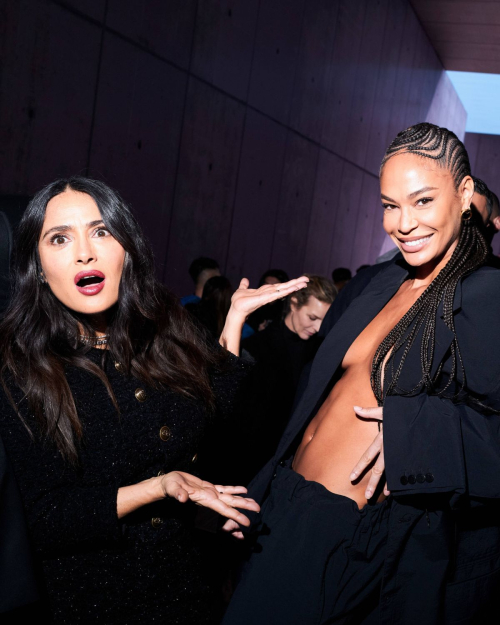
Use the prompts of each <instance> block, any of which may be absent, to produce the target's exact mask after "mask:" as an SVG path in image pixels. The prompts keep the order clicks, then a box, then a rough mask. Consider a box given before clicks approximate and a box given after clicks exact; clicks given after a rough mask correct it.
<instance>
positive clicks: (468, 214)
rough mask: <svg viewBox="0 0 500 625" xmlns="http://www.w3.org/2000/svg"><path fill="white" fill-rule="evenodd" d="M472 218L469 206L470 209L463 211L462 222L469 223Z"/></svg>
mask: <svg viewBox="0 0 500 625" xmlns="http://www.w3.org/2000/svg"><path fill="white" fill-rule="evenodd" d="M471 217H472V209H471V207H470V206H469V207H468V208H465V209H464V210H463V211H462V220H463V221H469V219H471Z"/></svg>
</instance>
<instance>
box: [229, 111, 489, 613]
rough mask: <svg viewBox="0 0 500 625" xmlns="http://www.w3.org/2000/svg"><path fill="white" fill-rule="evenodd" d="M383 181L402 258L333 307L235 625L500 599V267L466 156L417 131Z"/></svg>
mask: <svg viewBox="0 0 500 625" xmlns="http://www.w3.org/2000/svg"><path fill="white" fill-rule="evenodd" d="M380 184H381V198H382V204H383V211H384V219H383V224H384V229H385V230H386V232H387V233H388V234H389V235H390V237H391V238H392V239H393V241H394V242H395V244H396V245H397V246H398V247H399V250H400V252H401V253H400V254H398V256H397V257H396V258H395V259H394V260H392V261H389V262H388V263H384V264H382V265H376V266H374V267H373V268H370V269H369V270H367V271H366V272H363V273H362V274H360V276H359V280H358V279H357V278H356V279H355V280H353V281H352V282H351V283H350V285H349V286H348V287H346V289H345V292H344V293H343V294H342V296H341V297H339V298H338V299H337V300H336V301H335V302H334V304H333V306H332V308H331V309H330V313H329V317H330V319H334V323H333V325H332V328H331V331H330V332H329V333H328V335H327V336H326V339H325V341H324V343H323V345H322V347H321V348H320V350H319V351H318V354H317V356H316V358H315V360H314V362H313V365H312V369H311V372H310V376H309V383H308V386H307V389H306V390H305V392H304V394H303V396H302V398H301V399H300V401H299V403H298V404H297V406H296V409H295V411H294V414H293V415H292V418H291V420H290V423H289V426H288V428H287V430H286V432H285V434H284V436H283V438H282V440H281V442H280V445H279V447H278V450H277V452H276V455H275V457H274V458H273V459H272V460H271V461H270V462H269V463H268V465H267V466H266V467H264V469H263V470H262V471H261V472H260V473H259V475H257V477H256V478H255V479H254V480H253V482H252V483H251V484H250V487H249V493H250V494H251V496H252V497H254V498H255V499H256V500H257V501H259V503H263V506H262V512H261V515H260V517H258V519H256V520H255V522H254V540H255V541H256V547H255V549H254V553H253V555H252V557H251V558H250V561H249V563H248V565H247V567H246V569H245V571H244V575H243V577H242V581H241V583H240V585H239V586H238V588H237V589H236V592H235V596H234V598H233V601H232V603H231V605H230V606H229V609H228V612H227V614H226V617H225V620H224V625H236V624H237V625H246V624H257V623H272V624H273V625H280V624H283V625H284V624H285V623H286V624H287V625H290V624H297V625H299V624H300V625H305V624H309V623H311V624H312V623H315V624H316V623H318V624H319V623H325V624H326V623H352V624H356V625H358V624H361V623H362V624H368V623H370V624H371V623H383V624H389V623H390V624H392V623H397V624H404V625H406V624H407V623H425V625H432V624H436V625H437V624H438V623H439V624H442V623H461V624H462V625H463V624H465V623H471V624H472V623H476V622H479V621H478V619H479V620H480V619H481V618H482V617H484V615H485V614H486V613H487V610H488V607H489V602H490V601H491V600H492V594H493V593H494V590H495V589H496V588H498V587H500V515H499V514H498V513H499V511H500V506H499V499H500V416H499V414H500V410H499V409H500V339H499V338H497V337H496V336H491V335H490V333H489V332H488V328H491V327H493V324H494V321H495V319H498V315H499V314H500V272H499V271H498V270H496V269H494V268H492V267H489V266H488V253H489V250H488V246H487V244H486V242H485V240H484V238H483V236H482V234H481V231H480V229H479V227H478V225H477V222H476V218H475V216H474V214H473V211H472V210H471V206H470V205H471V199H472V195H473V193H474V182H473V179H472V177H471V171H470V165H469V159H468V156H467V152H466V150H465V148H464V145H463V144H462V142H461V141H460V140H459V139H458V138H457V136H456V135H455V134H454V133H453V132H450V131H449V130H447V129H445V128H439V127H437V126H434V125H432V124H428V123H421V124H417V125H416V126H412V127H411V128H408V129H407V130H405V131H403V132H401V133H400V134H399V135H398V136H397V137H396V138H395V140H394V141H393V142H392V143H391V145H390V146H389V148H388V150H387V152H386V154H385V156H384V159H383V161H382V166H381V170H380ZM368 272H370V273H368ZM360 285H361V286H360ZM327 321H328V320H327ZM226 529H227V530H228V531H232V532H233V533H234V535H235V536H236V537H241V536H242V533H241V528H239V527H238V526H237V523H235V522H233V521H228V522H227V523H226Z"/></svg>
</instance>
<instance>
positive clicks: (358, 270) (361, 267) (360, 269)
mask: <svg viewBox="0 0 500 625" xmlns="http://www.w3.org/2000/svg"><path fill="white" fill-rule="evenodd" d="M368 267H371V265H360V266H359V267H358V268H357V269H356V275H357V274H358V273H359V272H360V271H363V269H368Z"/></svg>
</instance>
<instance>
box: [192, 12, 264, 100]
mask: <svg viewBox="0 0 500 625" xmlns="http://www.w3.org/2000/svg"><path fill="white" fill-rule="evenodd" d="M258 13H259V5H258V3H257V2H248V1H247V0H232V2H230V3H228V2H227V0H202V1H201V2H199V5H198V16H197V24H196V32H195V39H194V48H193V59H192V64H191V70H192V72H193V73H194V74H195V75H197V76H200V77H201V78H204V79H205V80H207V81H208V82H210V83H212V84H214V85H216V86H217V87H219V88H220V89H223V90H224V91H227V92H228V93H230V94H231V95H234V96H235V97H237V98H240V99H241V100H244V99H246V98H247V95H248V85H249V81H250V70H251V68H252V56H253V47H254V40H255V28H256V25H257V17H258Z"/></svg>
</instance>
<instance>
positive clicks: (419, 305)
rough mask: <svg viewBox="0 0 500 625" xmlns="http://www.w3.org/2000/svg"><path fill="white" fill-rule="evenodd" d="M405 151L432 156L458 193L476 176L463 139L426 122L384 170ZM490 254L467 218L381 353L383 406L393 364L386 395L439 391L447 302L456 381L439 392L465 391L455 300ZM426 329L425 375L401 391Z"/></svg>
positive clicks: (378, 382) (378, 375)
mask: <svg viewBox="0 0 500 625" xmlns="http://www.w3.org/2000/svg"><path fill="white" fill-rule="evenodd" d="M405 152H407V153H412V154H417V155H419V156H422V157H424V158H432V159H434V160H436V161H437V162H438V163H439V165H440V166H441V167H443V168H447V169H449V171H450V172H451V174H452V176H453V179H454V184H455V188H456V189H458V187H459V185H460V183H461V181H462V180H463V178H464V176H470V164H469V157H468V155H467V151H466V150H465V147H464V145H463V143H462V142H461V141H460V139H458V137H457V136H456V135H455V134H454V133H453V132H451V131H449V130H447V129H446V128H439V127H438V126H434V125H433V124H428V123H422V124H417V125H416V126H412V127H411V128H408V129H407V130H405V131H403V132H400V133H399V134H398V136H397V137H396V138H395V139H394V141H393V142H392V143H391V145H390V146H389V148H388V150H387V152H386V154H385V156H384V159H383V160H382V166H381V171H382V169H383V167H384V164H385V163H386V162H387V160H388V159H389V158H391V157H392V156H394V155H396V154H401V153H405ZM488 254H489V248H488V245H487V243H486V241H485V239H484V237H483V235H482V233H481V231H480V229H479V228H478V226H477V224H476V222H475V219H469V220H463V221H462V227H461V232H460V236H459V240H458V244H457V247H456V248H455V250H454V252H453V254H452V256H451V258H450V260H449V261H448V263H447V264H446V265H445V266H444V267H443V269H442V270H441V271H440V272H439V274H438V275H437V276H436V278H435V279H434V280H433V281H432V282H431V283H430V284H429V286H428V287H427V288H426V290H425V291H424V292H423V293H422V295H421V296H420V297H419V298H418V299H417V301H416V302H415V303H414V304H413V306H412V307H411V308H410V309H409V310H408V312H407V313H406V314H405V315H404V316H403V317H402V318H401V319H400V321H399V322H398V323H397V324H396V325H395V326H394V328H393V329H392V330H391V331H390V332H389V334H388V335H387V336H386V337H385V339H384V340H383V341H382V343H381V344H380V345H379V347H378V348H377V351H376V352H375V356H374V358H373V362H372V371H371V377H370V381H371V386H372V389H373V392H374V394H375V397H376V399H377V403H378V405H379V406H382V404H383V399H384V391H383V388H382V378H383V376H382V374H383V372H384V370H385V369H387V368H388V367H389V366H390V373H391V376H390V381H389V382H388V385H387V390H386V393H385V394H386V395H394V394H398V395H410V394H412V393H414V392H415V391H416V390H418V389H420V388H422V387H423V388H425V389H426V390H427V391H431V390H432V389H433V388H434V386H435V383H436V381H437V379H438V378H439V375H440V374H441V370H442V363H440V364H439V366H438V368H437V371H436V373H435V374H434V376H432V374H431V371H432V361H433V356H434V346H435V338H436V318H437V313H438V308H439V306H440V304H441V303H442V304H443V319H444V322H445V324H446V325H447V326H448V328H449V329H450V330H451V331H452V332H453V341H452V344H451V373H450V377H449V379H448V382H447V383H446V385H445V387H444V388H443V389H441V390H440V391H439V393H438V394H443V393H445V392H446V391H447V389H448V388H449V387H450V385H452V383H453V382H454V381H457V382H458V384H459V388H460V390H461V389H463V388H464V386H465V383H466V380H465V369H464V364H463V360H462V357H461V354H460V347H459V344H458V339H457V335H456V332H455V324H454V319H453V299H454V296H455V290H456V287H457V284H458V282H459V281H460V280H461V279H462V278H463V277H464V276H466V275H468V274H470V273H472V272H473V271H474V270H475V269H477V268H478V267H480V266H481V265H482V264H484V262H485V261H486V259H487V257H488ZM421 329H423V331H422V342H421V345H420V363H421V367H422V375H421V378H420V380H419V382H418V383H417V384H416V385H415V386H414V387H413V388H412V389H406V390H405V389H401V388H399V387H398V380H399V376H400V374H401V371H402V369H403V366H404V363H405V361H406V357H407V356H408V353H409V352H410V349H411V347H412V346H413V344H414V342H415V339H416V337H417V336H418V335H419V333H420V330H421ZM400 348H402V349H403V353H402V357H401V360H400V362H399V364H398V366H397V368H396V369H395V367H394V357H395V354H396V352H397V351H398V350H399V349H400ZM388 355H389V358H388V361H387V364H386V365H385V366H384V361H385V359H386V357H387V356H388Z"/></svg>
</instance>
